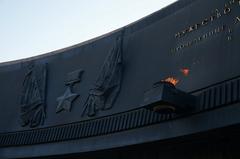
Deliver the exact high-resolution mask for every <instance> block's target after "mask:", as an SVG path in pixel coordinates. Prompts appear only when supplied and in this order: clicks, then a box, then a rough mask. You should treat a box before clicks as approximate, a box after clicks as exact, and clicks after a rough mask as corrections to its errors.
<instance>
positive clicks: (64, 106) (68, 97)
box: [56, 87, 79, 113]
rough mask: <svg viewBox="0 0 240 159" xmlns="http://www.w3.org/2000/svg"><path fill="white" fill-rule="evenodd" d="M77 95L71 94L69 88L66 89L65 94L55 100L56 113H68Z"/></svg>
mask: <svg viewBox="0 0 240 159" xmlns="http://www.w3.org/2000/svg"><path fill="white" fill-rule="evenodd" d="M78 96H79V95H78V94H76V93H72V91H71V88H70V87H67V89H66V91H65V93H64V94H63V95H62V96H61V97H58V98H57V102H58V105H57V108H56V113H58V112H61V111H62V110H67V111H70V110H71V107H72V102H73V101H74V100H75V99H76V98H77V97H78Z"/></svg>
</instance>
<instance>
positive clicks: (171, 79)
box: [162, 77, 179, 86]
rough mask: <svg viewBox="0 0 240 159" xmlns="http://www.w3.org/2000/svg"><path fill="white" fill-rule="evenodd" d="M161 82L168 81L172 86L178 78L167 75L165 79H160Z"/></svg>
mask: <svg viewBox="0 0 240 159" xmlns="http://www.w3.org/2000/svg"><path fill="white" fill-rule="evenodd" d="M162 81H163V82H169V83H171V84H173V85H174V86H176V85H177V84H178V83H179V80H178V79H176V78H174V77H168V78H166V79H165V80H162Z"/></svg>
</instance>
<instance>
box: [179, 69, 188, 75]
mask: <svg viewBox="0 0 240 159" xmlns="http://www.w3.org/2000/svg"><path fill="white" fill-rule="evenodd" d="M180 71H181V72H182V74H183V75H184V76H188V75H189V72H190V70H189V69H188V68H182V69H181V70H180Z"/></svg>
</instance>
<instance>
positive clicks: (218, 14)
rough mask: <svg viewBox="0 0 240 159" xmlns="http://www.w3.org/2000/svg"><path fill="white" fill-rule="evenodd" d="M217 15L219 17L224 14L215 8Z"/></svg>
mask: <svg viewBox="0 0 240 159" xmlns="http://www.w3.org/2000/svg"><path fill="white" fill-rule="evenodd" d="M215 13H216V16H217V18H220V17H221V16H222V14H221V13H220V12H219V10H218V9H216V10H215Z"/></svg>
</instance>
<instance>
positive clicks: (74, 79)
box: [56, 69, 84, 113]
mask: <svg viewBox="0 0 240 159" xmlns="http://www.w3.org/2000/svg"><path fill="white" fill-rule="evenodd" d="M83 73H84V71H83V70H82V69H80V70H76V71H73V72H70V73H69V74H68V76H67V80H66V82H65V85H66V86H67V89H66V91H65V92H64V94H63V95H62V96H60V97H58V98H57V102H58V105H57V108H56V113H60V112H61V111H64V110H65V111H68V112H70V111H71V108H72V104H73V102H74V101H75V100H76V99H77V98H78V97H79V95H78V94H76V93H73V92H72V89H73V86H74V84H76V83H79V82H80V81H81V78H82V74H83Z"/></svg>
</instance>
